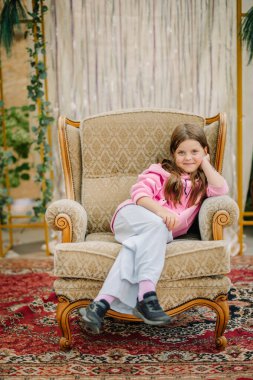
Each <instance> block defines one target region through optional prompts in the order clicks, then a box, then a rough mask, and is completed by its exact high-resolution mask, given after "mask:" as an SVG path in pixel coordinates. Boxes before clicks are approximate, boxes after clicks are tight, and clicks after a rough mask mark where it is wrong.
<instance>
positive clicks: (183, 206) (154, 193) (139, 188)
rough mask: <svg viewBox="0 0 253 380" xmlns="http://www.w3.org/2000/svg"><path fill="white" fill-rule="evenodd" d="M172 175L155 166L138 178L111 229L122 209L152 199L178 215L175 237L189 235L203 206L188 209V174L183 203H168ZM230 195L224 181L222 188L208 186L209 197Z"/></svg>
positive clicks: (184, 184) (184, 185)
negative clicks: (166, 193) (166, 195)
mask: <svg viewBox="0 0 253 380" xmlns="http://www.w3.org/2000/svg"><path fill="white" fill-rule="evenodd" d="M170 175H171V174H170V173H169V172H167V171H166V170H164V169H163V168H162V165H161V164H153V165H151V166H150V167H149V168H148V169H146V170H145V171H144V172H143V173H141V174H140V175H139V176H138V180H137V182H136V184H135V185H133V186H132V188H131V191H130V195H131V199H127V200H126V201H125V202H123V203H121V204H120V205H119V206H118V207H117V209H116V211H115V213H114V215H113V217H112V221H111V229H112V231H113V223H114V220H115V217H116V215H117V213H118V212H119V210H120V209H121V208H122V207H125V206H127V205H129V204H136V202H137V201H138V199H140V198H142V197H150V198H152V199H153V200H155V201H157V202H158V203H159V204H160V205H162V206H163V207H166V208H168V209H169V210H170V211H172V212H174V213H176V214H177V215H178V216H179V220H180V223H179V225H178V226H177V227H176V228H174V229H173V231H172V234H173V237H174V238H175V237H177V236H180V235H184V234H186V233H187V231H188V229H189V228H190V227H191V225H192V223H193V221H194V219H195V216H196V215H197V213H198V212H199V209H200V206H201V204H200V203H199V204H197V205H193V206H191V207H188V208H187V202H188V199H189V194H190V191H191V186H192V183H191V180H190V176H189V175H188V174H185V175H182V176H181V178H182V182H183V188H184V191H183V195H182V198H181V200H180V202H181V203H178V204H177V205H176V207H175V206H174V204H173V203H172V202H171V201H166V199H165V196H164V184H165V182H166V181H167V180H168V178H169V177H170ZM227 193H228V185H227V182H226V181H225V179H224V185H223V186H222V187H215V186H212V185H208V186H207V189H206V195H207V197H214V196H217V195H224V194H227Z"/></svg>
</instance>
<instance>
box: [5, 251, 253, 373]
mask: <svg viewBox="0 0 253 380" xmlns="http://www.w3.org/2000/svg"><path fill="white" fill-rule="evenodd" d="M52 268H53V260H52V258H46V259H37V260H32V259H2V260H0V284H1V285H0V302H1V308H0V379H1V380H2V379H11V378H12V377H15V379H39V380H43V379H50V380H54V379H55V380H56V379H57V380H58V379H66V380H68V379H71V380H72V379H88V378H94V379H96V380H98V379H99V380H104V379H106V380H109V379H112V380H123V379H124V380H132V379H136V380H144V379H145V380H146V379H149V380H170V379H173V380H174V379H205V380H209V379H210V380H211V379H224V380H225V379H226V380H228V379H233V380H234V379H237V380H240V379H244V380H245V379H253V290H252V285H253V257H236V258H233V265H232V268H233V269H232V272H231V274H230V277H231V280H232V283H233V286H232V289H231V291H230V295H229V299H230V313H231V319H230V322H229V324H228V327H227V330H226V332H225V335H226V337H227V339H228V347H227V349H226V350H225V351H223V352H219V351H217V350H216V349H215V346H214V338H213V332H214V321H215V315H214V313H212V312H211V310H210V309H206V308H202V309H199V310H194V309H193V310H190V311H188V312H186V313H184V314H181V315H179V316H178V317H177V319H176V320H175V321H174V322H173V324H171V325H169V326H167V327H163V328H159V327H152V328H151V327H149V326H147V325H145V324H139V323H131V324H130V323H122V322H116V321H113V320H111V319H106V323H105V332H104V334H103V335H100V336H93V335H91V334H89V333H87V332H86V331H84V328H83V324H82V322H81V321H80V319H79V318H78V315H77V314H75V315H73V318H72V321H71V328H72V331H73V349H72V350H71V351H69V352H62V351H60V350H59V345H58V341H59V334H60V333H59V329H58V326H57V323H56V320H55V308H56V297H55V294H54V292H53V289H52V286H53V280H54V277H53V274H52Z"/></svg>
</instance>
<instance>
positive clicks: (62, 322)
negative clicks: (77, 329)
mask: <svg viewBox="0 0 253 380" xmlns="http://www.w3.org/2000/svg"><path fill="white" fill-rule="evenodd" d="M58 301H59V303H58V305H57V311H56V319H57V321H58V323H59V327H60V329H61V332H62V337H61V339H60V347H61V349H62V350H69V349H70V348H71V341H72V337H71V330H70V326H69V316H70V314H71V312H72V311H73V310H75V309H78V308H80V307H82V306H86V305H87V304H88V303H89V301H88V300H81V301H75V302H70V301H69V300H68V299H67V298H66V297H63V296H59V297H58Z"/></svg>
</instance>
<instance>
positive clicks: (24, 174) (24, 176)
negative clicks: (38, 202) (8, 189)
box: [20, 173, 30, 181]
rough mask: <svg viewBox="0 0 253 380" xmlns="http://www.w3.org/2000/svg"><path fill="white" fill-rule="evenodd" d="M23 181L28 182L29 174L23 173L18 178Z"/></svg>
mask: <svg viewBox="0 0 253 380" xmlns="http://www.w3.org/2000/svg"><path fill="white" fill-rule="evenodd" d="M20 177H21V178H22V179H23V180H25V181H28V180H29V179H30V175H29V173H23V174H21V176H20Z"/></svg>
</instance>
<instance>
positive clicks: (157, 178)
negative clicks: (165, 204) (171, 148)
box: [130, 164, 169, 203]
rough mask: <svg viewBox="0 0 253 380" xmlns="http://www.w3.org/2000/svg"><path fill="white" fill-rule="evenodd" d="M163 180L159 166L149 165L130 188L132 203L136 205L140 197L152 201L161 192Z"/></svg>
mask: <svg viewBox="0 0 253 380" xmlns="http://www.w3.org/2000/svg"><path fill="white" fill-rule="evenodd" d="M168 174H169V173H168ZM164 180H165V178H164V176H163V175H162V173H161V168H160V166H159V165H158V164H153V165H151V166H150V167H149V168H148V169H147V170H145V171H144V172H143V173H141V174H140V175H139V176H138V179H137V182H136V184H135V185H133V186H132V188H131V191H130V194H131V198H132V201H133V202H134V203H136V202H137V201H138V199H140V198H142V197H149V198H152V199H153V198H154V197H155V196H156V195H157V194H158V193H159V192H160V191H161V189H162V187H163V183H164Z"/></svg>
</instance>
